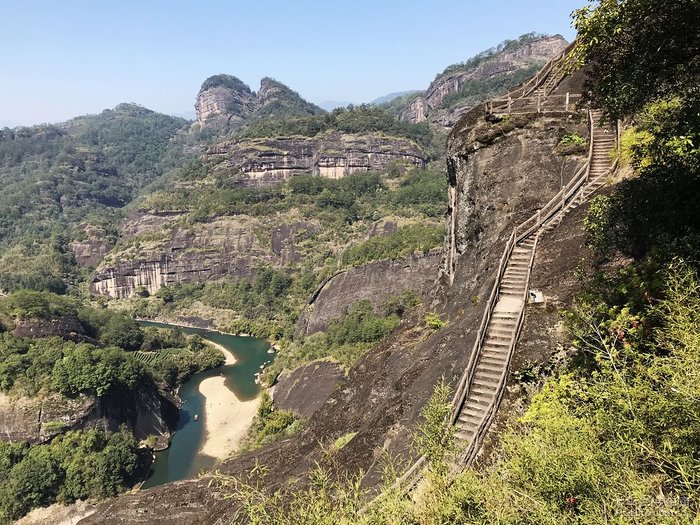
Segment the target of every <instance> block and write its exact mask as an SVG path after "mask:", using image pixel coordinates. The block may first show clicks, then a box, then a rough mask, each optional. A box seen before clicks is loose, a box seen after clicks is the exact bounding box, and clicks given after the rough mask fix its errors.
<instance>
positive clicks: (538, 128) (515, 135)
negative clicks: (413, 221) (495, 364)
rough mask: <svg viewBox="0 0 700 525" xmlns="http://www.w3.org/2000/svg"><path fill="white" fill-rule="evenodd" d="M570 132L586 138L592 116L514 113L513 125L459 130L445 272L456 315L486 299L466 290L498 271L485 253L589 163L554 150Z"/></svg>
mask: <svg viewBox="0 0 700 525" xmlns="http://www.w3.org/2000/svg"><path fill="white" fill-rule="evenodd" d="M567 130H576V131H578V132H579V133H580V134H581V135H583V136H586V135H587V127H586V118H585V115H584V114H580V115H574V116H572V115H563V116H542V117H539V118H538V117H536V116H534V115H530V116H514V117H512V118H511V120H510V121H508V122H507V123H506V124H504V123H500V122H492V123H489V122H486V121H485V120H483V119H478V120H477V121H476V123H474V125H469V123H466V122H465V123H462V127H459V128H455V130H454V132H453V134H452V136H451V141H450V144H449V153H448V180H449V186H448V195H449V202H448V211H447V218H446V229H447V234H446V237H445V245H444V248H443V264H442V268H441V281H442V283H443V287H442V291H443V293H444V296H443V300H444V301H445V304H447V305H448V308H449V309H450V310H451V311H452V312H457V311H459V309H461V308H464V307H465V302H467V301H478V300H481V299H486V298H485V297H483V298H481V297H469V296H465V295H464V293H463V291H464V287H465V285H468V283H469V282H470V280H471V279H473V276H474V274H475V273H481V272H482V271H484V272H487V273H488V274H491V273H493V271H495V269H496V267H495V266H494V267H490V266H487V267H484V266H483V260H482V251H483V248H485V247H486V246H493V245H498V246H501V249H502V247H503V246H505V243H506V241H507V240H508V237H509V236H510V234H511V232H512V229H513V227H514V226H515V225H517V224H519V223H520V222H522V221H524V220H525V219H527V218H528V217H529V216H531V215H532V214H533V213H535V212H536V211H537V210H538V209H539V208H541V207H542V206H543V205H544V204H546V203H547V202H548V201H549V199H551V198H552V197H553V196H554V195H555V194H556V193H557V192H558V191H559V189H560V188H561V187H562V186H563V185H565V184H566V183H567V182H569V180H570V179H571V177H573V175H574V174H575V173H576V171H577V169H578V168H579V167H580V166H581V165H583V163H584V162H585V158H584V157H582V156H578V157H571V156H567V157H564V156H559V155H557V154H556V153H555V147H556V146H557V144H558V142H559V140H560V138H561V137H562V135H564V134H565V133H566V132H567ZM497 261H498V259H496V262H497ZM479 268H481V269H480V270H477V269H479ZM475 271H476V272H475Z"/></svg>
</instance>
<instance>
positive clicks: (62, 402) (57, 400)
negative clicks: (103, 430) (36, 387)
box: [0, 393, 98, 443]
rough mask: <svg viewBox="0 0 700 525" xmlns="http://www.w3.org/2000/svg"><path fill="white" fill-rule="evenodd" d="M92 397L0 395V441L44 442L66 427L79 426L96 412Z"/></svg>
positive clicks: (96, 408)
mask: <svg viewBox="0 0 700 525" xmlns="http://www.w3.org/2000/svg"><path fill="white" fill-rule="evenodd" d="M97 405H98V401H97V400H96V399H95V398H89V397H85V396H80V397H78V398H76V399H68V398H66V397H63V396H61V395H59V394H51V395H49V396H46V397H43V398H41V397H31V398H27V397H21V398H19V399H16V400H14V399H10V398H9V397H7V396H6V395H4V394H1V393H0V441H13V442H14V441H28V442H29V443H43V442H44V441H47V440H49V439H51V438H52V437H53V436H55V435H56V434H59V433H61V432H64V431H65V430H66V429H69V428H77V427H81V426H82V425H83V424H84V423H85V422H86V421H87V420H89V419H90V418H91V417H92V416H93V414H94V413H95V412H96V411H97V410H98V407H97Z"/></svg>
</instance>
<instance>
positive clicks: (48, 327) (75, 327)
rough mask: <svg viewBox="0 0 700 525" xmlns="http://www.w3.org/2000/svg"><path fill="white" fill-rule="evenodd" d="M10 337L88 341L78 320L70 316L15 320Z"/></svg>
mask: <svg viewBox="0 0 700 525" xmlns="http://www.w3.org/2000/svg"><path fill="white" fill-rule="evenodd" d="M12 335H14V336H16V337H27V338H30V339H39V338H45V337H60V338H61V339H64V340H67V341H76V342H82V341H90V338H89V337H88V336H87V334H86V333H85V328H84V327H83V325H82V324H81V323H80V320H79V319H78V318H77V317H76V316H75V315H72V314H66V315H61V316H57V317H54V318H52V319H44V318H41V317H29V318H26V319H16V320H15V323H14V328H13V329H12Z"/></svg>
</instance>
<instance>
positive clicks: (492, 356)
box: [455, 233, 537, 445]
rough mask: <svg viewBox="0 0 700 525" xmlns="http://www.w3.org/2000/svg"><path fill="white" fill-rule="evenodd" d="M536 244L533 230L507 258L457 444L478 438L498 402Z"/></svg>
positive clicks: (460, 418) (461, 417)
mask: <svg viewBox="0 0 700 525" xmlns="http://www.w3.org/2000/svg"><path fill="white" fill-rule="evenodd" d="M536 246H537V234H536V233H532V234H530V235H528V236H527V237H525V238H524V239H523V240H522V241H521V242H519V243H518V244H517V245H516V247H515V248H513V251H512V253H511V255H510V257H509V258H508V263H507V265H506V268H505V272H504V273H503V277H502V278H501V281H500V286H499V288H500V291H499V295H498V301H497V302H496V305H495V306H494V308H493V312H492V314H491V319H490V321H489V323H488V328H487V330H486V336H485V337H484V340H483V343H482V345H481V348H480V350H479V356H478V359H477V361H476V364H475V367H474V376H473V378H472V381H471V384H470V385H469V393H468V395H467V397H466V399H465V401H464V404H463V405H462V408H461V410H460V411H459V415H458V417H457V420H456V421H455V426H456V433H455V437H456V438H457V440H458V444H459V442H462V445H468V444H469V443H470V442H471V441H473V440H474V439H475V438H476V437H477V436H476V434H477V431H478V430H479V428H480V427H481V425H482V423H483V422H484V421H485V419H486V418H487V417H488V415H489V412H490V409H491V407H493V405H494V404H496V403H497V397H498V390H499V387H500V385H501V383H502V382H503V380H504V374H505V373H506V372H507V370H508V365H509V363H510V354H511V352H510V349H511V346H512V345H513V343H514V340H515V338H516V337H517V333H518V331H519V325H520V314H521V311H522V310H523V308H524V302H525V296H526V292H527V285H528V281H529V275H530V266H531V264H532V259H533V257H534V255H535V247H536Z"/></svg>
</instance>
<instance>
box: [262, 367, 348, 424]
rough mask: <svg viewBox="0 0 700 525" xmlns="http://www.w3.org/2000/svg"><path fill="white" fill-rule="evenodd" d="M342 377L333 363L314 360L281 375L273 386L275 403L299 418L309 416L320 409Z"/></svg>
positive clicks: (342, 374)
mask: <svg viewBox="0 0 700 525" xmlns="http://www.w3.org/2000/svg"><path fill="white" fill-rule="evenodd" d="M344 375H345V374H344V373H343V367H341V366H340V365H339V364H338V363H334V362H332V361H314V362H313V363H309V364H308V365H304V366H300V367H299V368H297V369H296V370H293V371H291V372H284V373H283V374H282V375H281V376H280V377H279V378H278V379H277V384H276V385H275V394H274V404H275V407H277V408H280V409H282V410H288V411H290V412H292V413H293V414H296V415H297V416H301V417H311V416H312V415H313V413H314V412H316V411H317V410H318V409H319V408H321V407H322V406H323V404H324V403H325V402H326V399H328V397H329V396H330V395H331V393H333V390H335V387H336V385H337V384H338V383H339V382H340V380H341V379H342V378H343V376H344Z"/></svg>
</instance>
